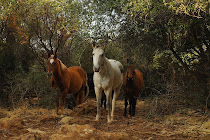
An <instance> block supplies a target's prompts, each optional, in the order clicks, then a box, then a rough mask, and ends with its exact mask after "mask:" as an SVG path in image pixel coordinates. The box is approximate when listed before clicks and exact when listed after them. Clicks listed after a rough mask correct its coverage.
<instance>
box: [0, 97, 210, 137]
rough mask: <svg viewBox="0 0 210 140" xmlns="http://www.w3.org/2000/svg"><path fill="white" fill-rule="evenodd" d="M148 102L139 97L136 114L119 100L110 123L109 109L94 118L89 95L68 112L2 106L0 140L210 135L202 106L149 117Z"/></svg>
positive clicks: (94, 109) (209, 120)
mask: <svg viewBox="0 0 210 140" xmlns="http://www.w3.org/2000/svg"><path fill="white" fill-rule="evenodd" d="M146 109H148V108H146V103H145V102H144V101H138V102H137V107H136V115H135V116H134V117H132V116H128V117H124V116H123V110H124V102H123V101H122V100H118V101H117V103H116V110H115V121H114V122H112V123H111V124H107V112H106V110H104V108H102V111H101V112H102V114H101V115H102V117H101V119H100V121H99V122H95V116H96V101H95V99H94V98H90V99H88V100H87V101H86V102H85V103H84V104H81V105H79V106H77V107H75V108H74V110H70V109H65V115H64V116H59V115H56V113H55V110H54V109H52V110H48V109H43V108H28V107H25V106H22V107H19V108H17V109H15V110H12V111H9V110H6V109H0V140H10V139H11V140H13V139H15V140H49V139H51V140H66V139H75V140H76V139H81V140H83V139H91V140H95V139H96V140H97V139H99V140H101V139H102V140H103V139H104V140H105V139H110V140H112V139H114V140H115V139H116V140H118V139H119V140H120V139H122V140H123V139H129V140H131V139H134V140H138V139H139V140H141V139H142V140H156V139H160V140H170V139H173V140H175V139H181V140H186V139H195V140H198V139H199V140H209V139H210V118H209V117H208V118H207V117H206V118H205V117H204V116H203V114H202V112H201V111H199V110H193V109H191V108H185V109H182V110H181V111H177V112H176V113H174V114H173V115H167V116H164V117H161V118H160V117H159V118H153V119H149V118H148V116H147V114H146V112H148V111H147V110H146Z"/></svg>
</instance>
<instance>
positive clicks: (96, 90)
mask: <svg viewBox="0 0 210 140" xmlns="http://www.w3.org/2000/svg"><path fill="white" fill-rule="evenodd" d="M95 94H96V101H97V115H96V121H99V118H100V117H101V96H102V90H99V89H98V88H97V87H95Z"/></svg>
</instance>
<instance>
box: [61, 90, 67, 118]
mask: <svg viewBox="0 0 210 140" xmlns="http://www.w3.org/2000/svg"><path fill="white" fill-rule="evenodd" d="M67 93H68V90H64V91H63V92H62V93H61V96H60V106H61V115H63V114H64V107H65V104H66V96H67Z"/></svg>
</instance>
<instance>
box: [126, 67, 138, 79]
mask: <svg viewBox="0 0 210 140" xmlns="http://www.w3.org/2000/svg"><path fill="white" fill-rule="evenodd" d="M135 74H136V72H135V66H134V65H130V66H128V69H127V71H126V75H127V81H133V79H134V76H135Z"/></svg>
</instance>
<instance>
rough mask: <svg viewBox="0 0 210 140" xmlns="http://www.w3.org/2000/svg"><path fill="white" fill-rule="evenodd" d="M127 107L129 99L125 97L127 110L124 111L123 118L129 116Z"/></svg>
mask: <svg viewBox="0 0 210 140" xmlns="http://www.w3.org/2000/svg"><path fill="white" fill-rule="evenodd" d="M127 106H128V99H127V97H125V110H124V114H123V116H125V117H126V115H127Z"/></svg>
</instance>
